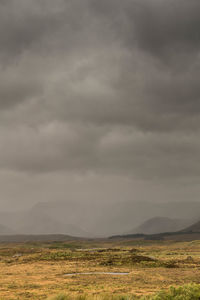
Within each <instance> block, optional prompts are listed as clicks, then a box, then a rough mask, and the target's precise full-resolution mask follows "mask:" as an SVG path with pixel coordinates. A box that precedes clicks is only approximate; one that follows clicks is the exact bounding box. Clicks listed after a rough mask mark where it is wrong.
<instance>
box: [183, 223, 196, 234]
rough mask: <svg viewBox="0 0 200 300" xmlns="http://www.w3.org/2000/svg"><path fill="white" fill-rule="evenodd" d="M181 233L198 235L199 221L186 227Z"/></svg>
mask: <svg viewBox="0 0 200 300" xmlns="http://www.w3.org/2000/svg"><path fill="white" fill-rule="evenodd" d="M181 232H185V233H190V232H195V233H197V232H199V233H200V221H198V222H196V223H194V224H192V225H191V226H189V227H186V228H185V229H183V230H181Z"/></svg>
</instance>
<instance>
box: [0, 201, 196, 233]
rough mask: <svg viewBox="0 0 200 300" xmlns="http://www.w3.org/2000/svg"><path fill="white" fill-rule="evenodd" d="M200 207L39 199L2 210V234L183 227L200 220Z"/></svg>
mask: <svg viewBox="0 0 200 300" xmlns="http://www.w3.org/2000/svg"><path fill="white" fill-rule="evenodd" d="M199 211H200V203H199V202H168V203H152V202H133V201H129V202H119V203H115V204H114V203H113V204H111V203H108V204H107V203H106V202H105V201H104V202H103V203H100V202H98V203H97V202H87V203H79V204H77V203H76V202H70V201H55V202H38V203H37V204H36V205H34V206H33V207H32V208H30V209H28V210H24V211H18V212H16V211H15V212H0V224H1V225H0V234H1V235H2V234H67V235H72V236H77V237H106V236H110V235H116V234H119V235H121V234H124V233H129V234H131V233H133V234H134V233H145V234H154V233H159V232H166V231H177V230H183V229H184V228H186V227H188V226H190V225H191V224H192V223H195V221H198V220H199V218H200V217H199ZM169 216H170V218H169Z"/></svg>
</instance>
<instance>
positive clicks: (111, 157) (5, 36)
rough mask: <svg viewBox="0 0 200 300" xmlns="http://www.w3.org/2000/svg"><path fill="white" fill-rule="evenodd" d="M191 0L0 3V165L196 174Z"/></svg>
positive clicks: (195, 27)
mask: <svg viewBox="0 0 200 300" xmlns="http://www.w3.org/2000/svg"><path fill="white" fill-rule="evenodd" d="M199 20H200V4H199V2H198V1H197V0H191V1H186V0H182V1H180V0H175V1H171V0H169V1H164V0H160V1H158V0H157V1H156V0H148V1H147V0H140V1H138V0H124V1H118V0H115V1H114V0H109V1H107V0H102V1H97V0H85V1H84V0H73V1H72V0H69V1H64V0H58V1H53V0H48V1H47V0H43V1H42V0H34V1H32V0H30V1H25V0H19V1H17V2H16V1H14V0H8V1H0V110H1V111H0V124H1V127H0V167H1V168H2V169H14V170H15V171H29V172H51V171H54V172H58V173H59V172H60V171H63V170H66V171H69V172H72V171H73V172H83V173H84V172H85V171H89V172H97V173H100V174H104V173H107V174H109V173H114V174H124V175H128V176H133V177H134V176H135V177H142V178H145V179H146V178H148V179H153V178H157V180H158V179H159V178H170V177H173V178H180V177H191V178H193V176H194V177H196V176H199V175H200V168H199V167H198V165H197V164H196V160H197V159H198V153H199V148H200V145H199V142H198V140H199V127H200V101H199V97H200V88H199V77H200V68H199V67H200V66H199V52H200V51H199V50H200V39H199V28H200V21H199Z"/></svg>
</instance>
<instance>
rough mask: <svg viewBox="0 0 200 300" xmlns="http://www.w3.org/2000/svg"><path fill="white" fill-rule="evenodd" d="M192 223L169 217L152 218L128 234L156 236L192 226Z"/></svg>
mask: <svg viewBox="0 0 200 300" xmlns="http://www.w3.org/2000/svg"><path fill="white" fill-rule="evenodd" d="M191 223H192V221H190V220H184V219H171V218H167V217H154V218H151V219H149V220H147V221H145V222H144V223H142V224H141V225H140V226H138V227H136V228H135V229H133V230H131V231H130V232H127V234H135V233H143V234H155V233H162V232H175V231H179V230H181V229H183V228H184V227H186V226H188V225H190V224H191Z"/></svg>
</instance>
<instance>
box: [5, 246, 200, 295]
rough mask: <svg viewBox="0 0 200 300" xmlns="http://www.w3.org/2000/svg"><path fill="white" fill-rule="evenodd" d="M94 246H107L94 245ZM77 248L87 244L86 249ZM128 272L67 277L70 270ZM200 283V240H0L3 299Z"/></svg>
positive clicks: (132, 291) (151, 289) (152, 289)
mask: <svg viewBox="0 0 200 300" xmlns="http://www.w3.org/2000/svg"><path fill="white" fill-rule="evenodd" d="M91 247H99V248H100V247H103V248H105V249H96V250H90V249H88V250H87V248H91ZM79 248H83V249H84V248H85V251H83V250H80V249H79ZM76 272H79V273H82V272H129V275H125V276H116V275H105V274H92V275H78V276H66V275H65V274H66V273H76ZM190 282H193V283H200V243H199V242H198V241H195V242H185V243H181V242H179V243H175V242H169V241H168V242H159V243H158V242H157V243H156V242H152V243H151V242H136V241H134V242H133V241H125V242H120V241H115V242H113V241H112V242H111V241H110V242H109V243H108V242H106V243H105V241H104V242H101V241H86V242H81V243H80V244H77V243H74V242H71V243H52V244H44V245H41V244H18V245H17V244H13V245H11V244H10V245H8V244H7V245H0V299H9V300H12V299H13V300H14V299H20V300H24V299H37V300H39V299H47V298H49V297H53V296H54V295H58V294H62V293H64V294H68V295H71V297H72V296H78V295H83V294H87V295H89V296H91V297H93V298H94V296H95V297H97V296H98V297H99V295H105V294H108V295H109V294H110V295H113V296H115V295H118V294H127V295H137V296H141V295H150V294H152V293H155V292H157V291H159V290H161V289H167V288H169V286H171V285H174V286H179V285H183V284H186V283H190Z"/></svg>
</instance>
